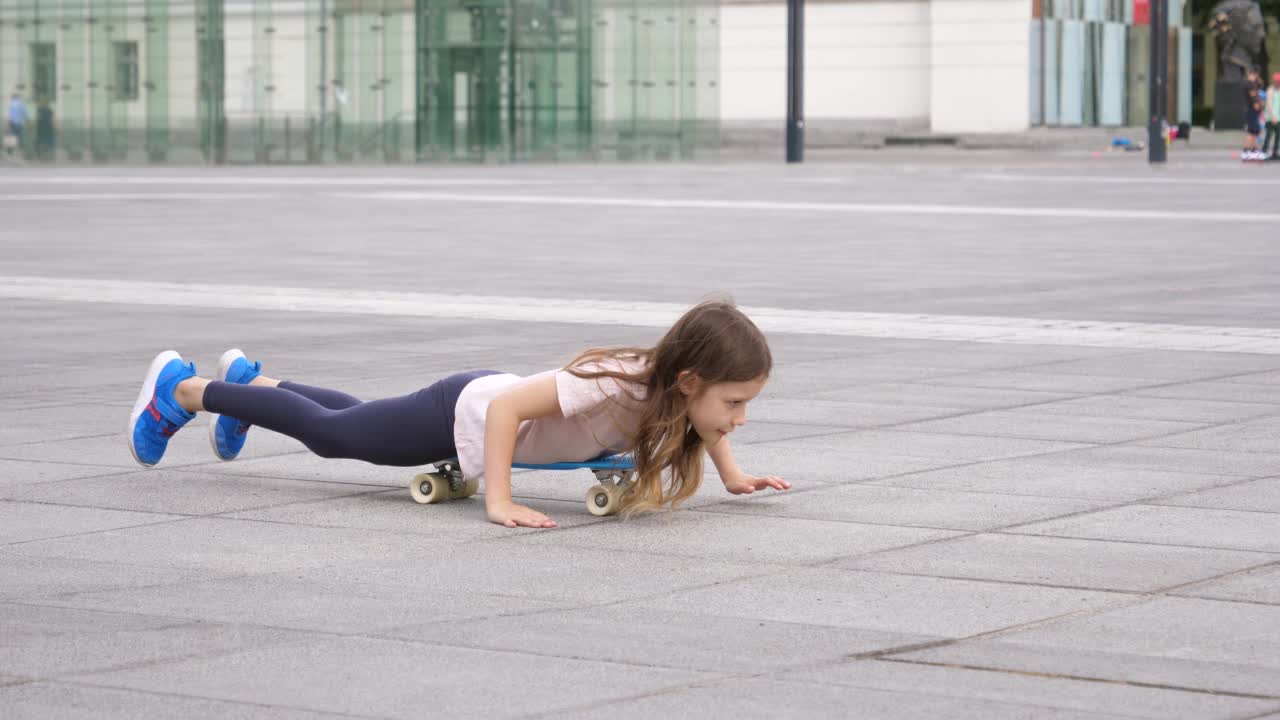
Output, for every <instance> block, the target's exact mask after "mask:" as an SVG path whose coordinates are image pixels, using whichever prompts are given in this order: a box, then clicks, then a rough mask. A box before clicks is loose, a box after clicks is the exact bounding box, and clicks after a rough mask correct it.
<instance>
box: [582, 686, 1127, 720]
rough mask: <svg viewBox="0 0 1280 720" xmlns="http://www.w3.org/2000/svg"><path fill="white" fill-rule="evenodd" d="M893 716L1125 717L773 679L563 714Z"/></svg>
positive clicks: (874, 719) (879, 719) (885, 719)
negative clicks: (758, 683) (759, 683)
mask: <svg viewBox="0 0 1280 720" xmlns="http://www.w3.org/2000/svg"><path fill="white" fill-rule="evenodd" d="M854 712H856V714H857V716H858V717H859V718H867V719H868V720H891V719H895V720H896V719H901V718H919V717H946V718H957V720H964V719H968V718H973V719H975V720H976V719H978V718H992V717H1036V718H1048V719H1050V720H1084V719H1085V718H1110V717H1122V716H1120V715H1098V714H1094V713H1084V712H1075V711H1070V710H1060V709H1056V708H1050V707H1046V706H1044V705H1040V704H1014V703H1004V702H996V701H991V700H976V699H968V698H958V697H947V696H943V695H936V694H933V693H930V692H928V691H927V690H922V689H919V688H917V689H914V690H912V691H908V692H891V691H887V690H879V689H866V688H858V687H848V686H842V685H828V684H820V683H812V682H797V681H794V680H778V679H770V680H769V682H768V683H767V686H761V685H755V686H753V685H750V684H747V685H744V684H743V683H742V682H741V681H739V680H736V679H735V680H727V681H721V682H718V683H714V684H711V683H708V684H700V685H698V686H697V687H693V688H690V689H688V690H682V691H680V692H674V693H664V694H661V695H650V696H646V697H641V698H638V699H632V700H626V701H623V702H618V703H611V704H608V705H602V706H598V707H583V708H581V709H577V710H573V711H570V712H565V713H557V714H558V715H560V716H561V717H568V718H616V717H709V718H739V717H746V718H750V717H791V716H795V715H797V714H803V715H805V716H806V717H821V718H839V717H849V715H850V713H854Z"/></svg>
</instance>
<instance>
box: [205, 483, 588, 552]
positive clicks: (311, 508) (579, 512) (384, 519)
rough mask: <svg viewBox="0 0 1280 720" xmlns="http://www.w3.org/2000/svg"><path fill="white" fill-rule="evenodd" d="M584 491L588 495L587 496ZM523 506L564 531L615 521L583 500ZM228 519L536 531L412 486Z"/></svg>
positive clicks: (460, 533)
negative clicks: (413, 491) (427, 499)
mask: <svg viewBox="0 0 1280 720" xmlns="http://www.w3.org/2000/svg"><path fill="white" fill-rule="evenodd" d="M585 492H586V489H585V486H584V488H583V494H585ZM513 497H515V499H516V500H517V501H518V502H522V503H524V504H526V505H529V506H530V507H533V508H536V509H538V510H540V511H542V512H544V513H547V514H548V515H550V516H551V517H552V518H554V519H555V520H556V522H557V523H558V524H559V525H560V527H561V528H566V527H574V526H577V525H586V524H593V523H601V522H613V520H601V519H600V518H598V517H596V516H595V515H592V514H591V513H590V512H588V511H587V509H586V503H585V502H584V500H583V498H582V497H579V498H577V499H575V500H573V501H558V500H548V499H546V498H532V499H530V498H527V497H525V496H524V495H522V494H515V495H513ZM228 517H233V518H239V519H243V520H262V521H266V522H274V523H287V524H290V525H314V526H318V527H331V528H352V529H367V530H380V531H385V532H391V533H426V534H430V535H434V536H447V537H449V538H452V539H455V540H458V541H461V540H464V539H465V540H481V539H485V538H510V537H513V536H515V535H519V534H523V533H536V532H538V531H537V530H533V529H529V528H522V529H515V530H514V532H513V530H512V529H511V528H506V527H503V526H501V525H495V524H493V523H491V522H489V521H488V519H487V518H486V517H485V510H484V496H483V495H475V496H473V497H471V498H465V499H460V500H451V501H449V502H445V503H440V504H436V505H419V504H418V503H416V502H414V501H413V499H412V498H411V497H410V496H409V490H408V486H407V485H406V487H405V489H404V490H403V491H401V490H382V491H379V492H376V493H370V494H365V495H360V496H357V497H346V498H335V499H332V500H325V501H321V502H308V503H297V504H293V505H285V506H281V507H273V508H264V509H261V510H248V511H244V512H237V513H231V514H230V515H229V516H228Z"/></svg>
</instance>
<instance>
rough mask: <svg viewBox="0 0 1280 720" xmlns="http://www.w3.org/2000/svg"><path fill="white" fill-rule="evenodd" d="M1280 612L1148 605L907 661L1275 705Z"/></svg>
mask: <svg viewBox="0 0 1280 720" xmlns="http://www.w3.org/2000/svg"><path fill="white" fill-rule="evenodd" d="M1278 615H1280V607H1276V606H1270V605H1254V604H1247V603H1230V602H1221V601H1213V600H1198V599H1188V598H1173V597H1167V598H1156V599H1154V600H1152V601H1150V602H1147V603H1142V604H1139V605H1135V606H1132V607H1125V608H1120V609H1116V610H1112V611H1110V612H1106V613H1100V614H1096V615H1087V616H1083V617H1080V618H1076V619H1071V620H1067V621H1063V622H1058V623H1053V624H1049V625H1044V626H1040V627H1037V628H1032V629H1030V630H1024V631H1022V632H1018V633H1015V634H1011V635H1004V636H1001V637H999V638H996V639H991V640H975V641H970V642H962V643H958V644H954V645H949V646H946V647H941V648H935V649H930V650H923V651H918V652H912V653H908V654H906V655H904V656H902V657H904V658H907V659H911V660H921V661H928V662H939V663H954V664H963V665H968V666H971V667H981V668H1000V669H1006V670H1018V671H1022V672H1029V673H1047V674H1051V675H1067V676H1074V677H1082V678H1096V679H1105V680H1110V681H1118V682H1130V683H1147V684H1153V685H1158V686H1168V687H1170V688H1171V689H1172V688H1181V689H1187V690H1197V691H1204V692H1231V693H1241V694H1247V695H1260V696H1264V697H1265V698H1267V699H1268V700H1269V701H1270V702H1276V701H1277V696H1276V678H1277V677H1280V665H1278V664H1277V663H1278V662H1280V661H1278V660H1277V658H1280V652H1278V649H1277V647H1276V645H1277V642H1278V640H1277V638H1276V636H1275V634H1274V633H1264V632H1259V629H1260V628H1274V627H1276V623H1277V619H1278V618H1277V616H1278Z"/></svg>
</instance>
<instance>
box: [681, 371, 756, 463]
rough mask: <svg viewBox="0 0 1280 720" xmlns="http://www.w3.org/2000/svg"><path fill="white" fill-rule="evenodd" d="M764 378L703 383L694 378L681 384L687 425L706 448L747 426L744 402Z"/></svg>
mask: <svg viewBox="0 0 1280 720" xmlns="http://www.w3.org/2000/svg"><path fill="white" fill-rule="evenodd" d="M768 380H769V378H767V377H758V378H756V379H755V380H748V381H746V382H722V383H712V384H706V383H704V382H702V381H701V380H700V379H699V378H697V377H690V378H689V381H688V382H684V383H681V385H680V391H681V392H683V393H684V394H685V395H688V396H689V411H688V413H689V422H690V423H692V424H693V429H694V430H695V431H696V432H697V433H698V435H700V436H701V437H702V440H703V442H705V443H706V444H707V446H708V447H711V446H712V445H715V444H716V443H718V442H720V440H721V438H723V437H725V436H726V435H728V434H729V433H731V432H733V431H734V430H736V429H738V428H739V427H741V426H743V425H746V424H747V403H749V402H751V401H752V400H754V399H755V397H756V396H757V395H759V394H760V391H761V390H763V389H764V384H765V383H766V382H767V381H768Z"/></svg>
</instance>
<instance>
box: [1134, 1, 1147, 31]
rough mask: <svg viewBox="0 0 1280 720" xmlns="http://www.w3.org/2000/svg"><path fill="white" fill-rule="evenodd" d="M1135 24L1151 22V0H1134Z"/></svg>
mask: <svg viewBox="0 0 1280 720" xmlns="http://www.w3.org/2000/svg"><path fill="white" fill-rule="evenodd" d="M1133 24H1134V25H1150V24H1151V0H1133Z"/></svg>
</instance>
